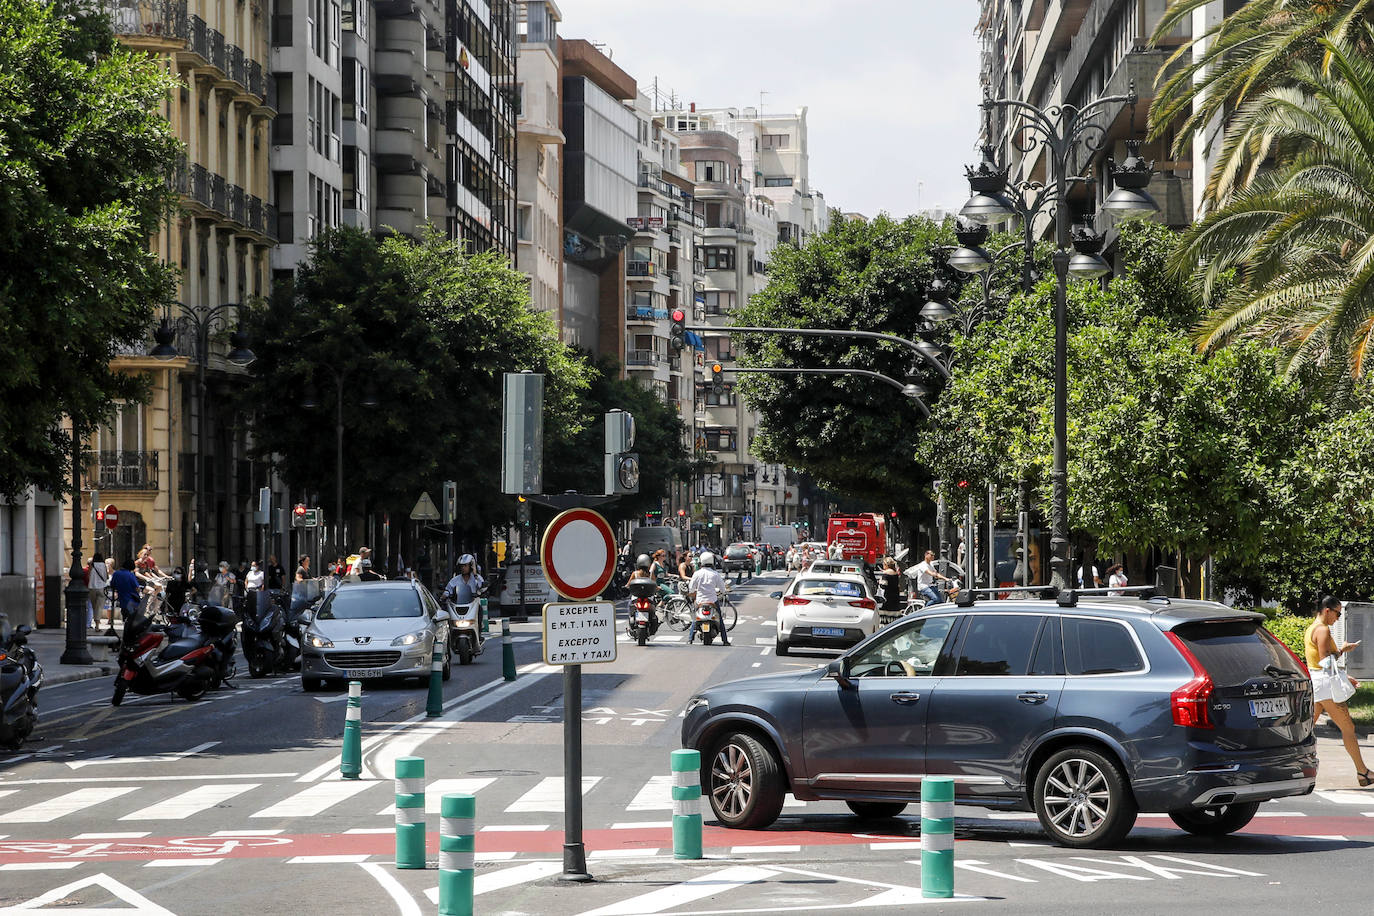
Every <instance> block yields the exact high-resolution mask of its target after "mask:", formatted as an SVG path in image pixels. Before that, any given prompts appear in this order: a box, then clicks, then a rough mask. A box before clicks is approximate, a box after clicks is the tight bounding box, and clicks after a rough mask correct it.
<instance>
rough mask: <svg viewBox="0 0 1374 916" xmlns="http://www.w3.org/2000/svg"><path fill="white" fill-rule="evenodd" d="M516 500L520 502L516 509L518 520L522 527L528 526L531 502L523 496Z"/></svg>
mask: <svg viewBox="0 0 1374 916" xmlns="http://www.w3.org/2000/svg"><path fill="white" fill-rule="evenodd" d="M515 498H516V500H518V501H519V502H518V505H517V506H516V507H515V511H516V517H517V520H518V521H519V522H520V524H521V525H528V524H529V523H530V501H529V500H528V499H526V498H525V497H523V496H517V497H515Z"/></svg>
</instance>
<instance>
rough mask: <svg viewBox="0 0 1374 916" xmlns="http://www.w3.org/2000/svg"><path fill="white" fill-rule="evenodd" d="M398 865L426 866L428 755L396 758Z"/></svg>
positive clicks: (398, 866) (405, 866) (401, 866)
mask: <svg viewBox="0 0 1374 916" xmlns="http://www.w3.org/2000/svg"><path fill="white" fill-rule="evenodd" d="M396 867H397V868H424V867H425V759H424V758H423V757H397V758H396Z"/></svg>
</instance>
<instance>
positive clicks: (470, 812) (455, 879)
mask: <svg viewBox="0 0 1374 916" xmlns="http://www.w3.org/2000/svg"><path fill="white" fill-rule="evenodd" d="M439 804H440V807H439V916H472V894H473V887H472V882H473V869H474V868H475V867H476V858H477V827H476V820H477V799H476V798H475V797H473V796H471V795H445V796H444V797H443V800H442V801H441V802H440V803H439Z"/></svg>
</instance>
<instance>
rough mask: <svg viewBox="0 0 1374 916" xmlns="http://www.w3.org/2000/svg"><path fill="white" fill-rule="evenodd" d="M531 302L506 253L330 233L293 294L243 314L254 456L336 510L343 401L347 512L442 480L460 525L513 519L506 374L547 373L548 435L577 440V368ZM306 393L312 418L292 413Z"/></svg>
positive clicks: (401, 501)
mask: <svg viewBox="0 0 1374 916" xmlns="http://www.w3.org/2000/svg"><path fill="white" fill-rule="evenodd" d="M528 298H529V297H528V285H527V282H526V280H525V278H524V276H522V275H521V274H519V273H517V272H516V271H514V270H512V269H511V268H510V267H509V266H508V265H507V264H506V262H505V260H504V259H503V258H502V257H500V256H499V255H495V254H490V253H487V254H467V253H466V252H465V251H464V249H463V244H462V243H461V242H455V241H449V240H447V239H445V238H443V237H442V236H440V235H439V234H438V233H435V232H431V233H429V234H428V235H426V236H425V237H424V238H423V239H421V240H420V241H418V242H414V241H411V240H409V239H407V238H405V237H403V236H398V235H392V236H389V237H387V238H386V239H382V240H379V239H377V238H375V237H373V236H372V235H370V234H368V233H366V232H362V231H359V230H355V229H339V230H335V231H331V232H328V233H325V234H324V235H322V236H320V237H319V238H318V239H316V241H315V242H314V244H313V246H312V250H311V255H310V258H309V260H308V261H307V262H306V263H305V264H303V265H302V266H301V268H300V270H299V271H298V273H297V276H296V281H295V283H294V285H293V286H291V287H290V288H285V289H280V290H278V291H277V293H276V294H275V295H274V296H273V297H272V299H271V301H269V302H266V303H261V304H259V305H258V306H257V307H256V308H255V309H254V310H253V311H252V312H251V314H250V317H249V320H248V324H249V327H250V332H251V334H252V338H253V348H254V350H255V352H256V353H257V355H258V361H257V362H256V363H254V366H253V370H254V372H253V380H252V382H251V384H250V385H249V386H248V388H247V390H245V391H244V393H243V398H244V400H243V404H244V406H245V407H246V408H248V409H250V410H251V411H252V412H254V413H255V414H256V416H257V422H256V424H255V429H256V439H255V441H256V443H257V448H258V450H259V451H260V452H261V453H262V454H263V455H264V456H270V455H276V456H278V461H279V462H280V467H281V470H282V474H283V476H284V477H285V479H286V480H287V481H288V482H289V483H290V484H291V485H292V486H303V487H306V488H307V489H309V490H312V491H314V492H317V493H318V494H320V495H321V496H322V497H323V498H324V505H325V506H326V508H327V509H329V510H330V511H331V512H332V510H333V506H332V502H333V500H332V494H333V492H334V481H335V470H334V468H335V449H336V446H335V436H334V428H335V414H336V408H337V404H338V400H337V399H338V397H339V393H340V391H342V400H343V423H344V477H345V481H344V499H345V512H349V513H356V512H360V511H363V510H365V509H373V510H376V509H381V508H384V507H391V508H408V507H409V506H410V505H411V504H412V503H413V502H414V500H415V499H416V497H417V496H418V494H419V493H420V492H421V491H422V490H429V491H431V492H434V491H435V490H436V489H437V486H438V483H439V482H440V481H442V480H444V479H452V480H456V481H457V482H458V504H459V524H460V526H461V527H465V528H476V527H481V526H483V525H486V524H491V523H494V522H497V521H500V520H504V519H506V518H508V517H510V515H511V514H512V512H511V507H510V503H511V501H510V499H509V498H508V497H503V496H502V495H501V493H500V490H501V487H500V464H501V462H500V457H501V392H502V381H501V380H502V374H503V373H505V372H516V371H520V370H523V369H529V370H532V371H535V372H542V373H544V374H545V388H544V405H545V425H546V428H548V429H551V430H558V431H560V432H561V433H563V434H566V435H573V436H575V435H577V434H578V432H579V431H580V429H581V426H582V422H583V413H584V412H583V410H582V408H581V405H580V404H579V401H578V398H579V396H580V395H581V393H582V391H583V390H584V389H585V387H586V384H587V370H586V368H585V366H584V364H583V363H582V362H581V361H580V360H578V359H576V358H575V357H574V354H573V352H572V351H571V350H569V349H568V348H567V347H566V346H564V345H563V344H562V343H561V342H560V341H559V339H558V332H557V329H556V328H555V327H554V325H553V322H552V321H551V320H550V318H549V317H548V316H547V315H544V314H540V313H537V312H534V311H531V310H530V309H529V307H528ZM340 383H341V386H340ZM307 392H309V393H312V394H314V395H315V397H314V400H315V401H316V402H317V403H318V404H319V407H318V408H317V409H315V410H313V411H312V410H307V409H305V408H303V407H302V406H301V405H302V400H303V398H304V396H305V395H306V393H307ZM374 399H375V401H376V403H377V406H375V407H367V406H364V403H363V402H364V401H365V400H374Z"/></svg>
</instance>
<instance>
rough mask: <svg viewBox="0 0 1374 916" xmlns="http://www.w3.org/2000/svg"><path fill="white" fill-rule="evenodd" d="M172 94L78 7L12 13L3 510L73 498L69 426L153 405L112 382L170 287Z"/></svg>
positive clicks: (6, 18)
mask: <svg viewBox="0 0 1374 916" xmlns="http://www.w3.org/2000/svg"><path fill="white" fill-rule="evenodd" d="M174 88H175V84H174V82H173V80H172V79H171V78H170V77H169V76H168V75H167V74H166V73H165V72H163V71H162V70H160V69H159V68H158V67H157V65H156V64H155V63H154V62H153V61H151V60H149V59H147V58H145V57H143V56H142V55H138V54H134V53H130V52H128V51H125V50H122V49H120V48H119V47H117V46H116V45H115V44H114V40H113V36H112V34H111V32H110V29H109V26H108V23H107V22H104V21H103V20H102V19H100V18H99V17H92V16H90V15H87V14H85V13H84V12H83V8H82V7H81V6H80V5H78V4H72V3H55V4H54V3H37V2H34V0H0V326H3V327H4V329H5V332H4V334H3V335H0V364H3V365H4V367H5V371H4V372H3V373H0V402H3V403H4V405H5V406H4V410H3V411H0V454H3V455H4V456H5V460H4V461H3V462H0V494H4V495H8V496H14V495H16V494H18V493H19V492H21V491H22V490H23V489H24V488H26V487H27V486H29V485H31V484H36V485H38V486H39V487H42V488H44V489H47V490H50V491H52V492H63V491H65V490H66V489H68V488H69V487H70V486H71V480H70V473H71V464H70V454H71V438H70V436H69V435H68V434H67V433H65V432H63V431H62V428H61V426H62V423H63V420H64V418H69V419H70V421H71V422H72V423H73V424H74V426H75V428H76V430H77V431H78V433H79V434H84V433H85V432H87V431H89V430H91V429H93V428H94V427H95V426H96V425H98V424H99V423H100V422H101V420H102V419H104V418H105V416H106V415H107V414H108V413H109V411H110V409H111V407H112V405H113V403H114V401H115V400H116V399H120V398H132V397H137V396H139V395H140V394H141V387H140V384H139V380H138V379H136V378H134V377H132V376H128V375H124V374H121V373H119V372H116V371H114V370H113V369H112V368H111V365H110V361H111V360H112V359H113V358H114V357H115V356H116V354H117V352H118V347H119V345H120V344H131V343H135V342H137V341H141V340H143V339H145V338H146V334H147V330H148V327H149V326H150V325H151V323H152V321H153V318H154V315H155V312H156V309H157V308H158V307H159V306H160V305H162V304H163V303H165V302H167V301H168V300H169V299H170V298H171V296H172V294H173V275H172V272H171V270H170V269H169V268H168V267H167V266H166V265H164V264H162V263H161V262H160V261H159V260H158V258H157V256H156V255H154V254H153V253H151V252H150V251H149V250H148V247H147V246H148V239H149V238H150V237H152V236H153V235H155V234H156V232H157V229H158V227H159V225H160V224H161V222H162V220H163V219H164V218H165V217H166V215H167V212H168V207H169V206H170V201H171V197H170V193H171V192H170V187H171V185H170V179H171V177H172V174H173V170H174V168H175V165H176V162H177V159H178V155H179V148H178V144H177V141H176V138H175V136H174V134H173V132H172V129H171V126H170V125H169V124H168V122H167V121H166V119H165V118H163V117H162V115H161V111H162V109H163V105H164V102H165V99H166V97H167V95H168V93H170V92H172V91H174Z"/></svg>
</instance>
